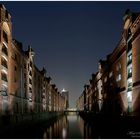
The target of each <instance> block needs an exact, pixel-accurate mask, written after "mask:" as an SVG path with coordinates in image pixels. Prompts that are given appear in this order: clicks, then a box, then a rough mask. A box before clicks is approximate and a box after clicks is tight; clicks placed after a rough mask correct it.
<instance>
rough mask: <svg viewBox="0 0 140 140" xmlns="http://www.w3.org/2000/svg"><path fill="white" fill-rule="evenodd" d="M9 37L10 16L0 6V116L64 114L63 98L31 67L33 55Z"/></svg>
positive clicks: (44, 71)
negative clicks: (42, 113) (51, 112)
mask: <svg viewBox="0 0 140 140" xmlns="http://www.w3.org/2000/svg"><path fill="white" fill-rule="evenodd" d="M22 47H23V46H22V43H20V42H18V41H17V40H15V39H13V38H12V23H11V16H10V14H9V12H8V11H7V10H6V8H5V7H4V5H2V4H1V5H0V57H1V58H0V62H1V67H0V71H1V74H0V114H6V113H8V114H9V113H10V114H26V113H30V112H35V113H40V112H46V111H63V110H64V108H65V106H64V103H65V98H64V97H63V96H62V95H61V94H60V93H59V91H58V89H57V88H56V87H55V86H54V85H53V84H52V83H51V78H50V77H46V70H45V68H43V69H42V70H39V69H38V68H37V67H36V65H35V64H34V56H35V52H34V51H33V49H32V48H31V46H29V47H28V50H27V51H24V50H23V49H22Z"/></svg>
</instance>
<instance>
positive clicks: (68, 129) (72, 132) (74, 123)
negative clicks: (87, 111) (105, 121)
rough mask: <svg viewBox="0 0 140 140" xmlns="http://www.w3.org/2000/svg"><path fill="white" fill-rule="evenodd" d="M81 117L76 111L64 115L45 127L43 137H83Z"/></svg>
mask: <svg viewBox="0 0 140 140" xmlns="http://www.w3.org/2000/svg"><path fill="white" fill-rule="evenodd" d="M80 125H81V119H80V118H79V116H77V115H76V114H75V113H70V114H68V115H64V116H63V117H62V118H60V119H58V120H57V121H56V122H54V123H53V124H52V125H51V126H49V127H48V128H45V130H44V135H43V138H45V139H47V138H63V139H67V138H83V137H82V134H81V132H82V131H80V127H81V126H80Z"/></svg>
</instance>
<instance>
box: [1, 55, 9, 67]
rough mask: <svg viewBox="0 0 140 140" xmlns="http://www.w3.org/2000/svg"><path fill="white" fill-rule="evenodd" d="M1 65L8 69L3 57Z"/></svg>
mask: <svg viewBox="0 0 140 140" xmlns="http://www.w3.org/2000/svg"><path fill="white" fill-rule="evenodd" d="M1 65H2V66H4V67H5V68H8V66H7V61H6V60H5V59H4V58H3V57H2V58H1Z"/></svg>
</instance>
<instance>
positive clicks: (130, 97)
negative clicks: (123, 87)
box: [127, 91, 132, 102]
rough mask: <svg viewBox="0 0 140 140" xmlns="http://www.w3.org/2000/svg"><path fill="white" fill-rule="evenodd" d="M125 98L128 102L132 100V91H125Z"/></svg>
mask: <svg viewBox="0 0 140 140" xmlns="http://www.w3.org/2000/svg"><path fill="white" fill-rule="evenodd" d="M127 99H128V102H132V91H130V92H127Z"/></svg>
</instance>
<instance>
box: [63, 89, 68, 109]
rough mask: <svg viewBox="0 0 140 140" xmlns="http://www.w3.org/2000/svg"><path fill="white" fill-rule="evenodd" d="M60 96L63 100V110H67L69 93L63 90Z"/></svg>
mask: <svg viewBox="0 0 140 140" xmlns="http://www.w3.org/2000/svg"><path fill="white" fill-rule="evenodd" d="M61 94H62V96H63V97H64V98H65V109H68V108H69V92H68V91H67V90H65V89H63V90H62V91H61Z"/></svg>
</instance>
